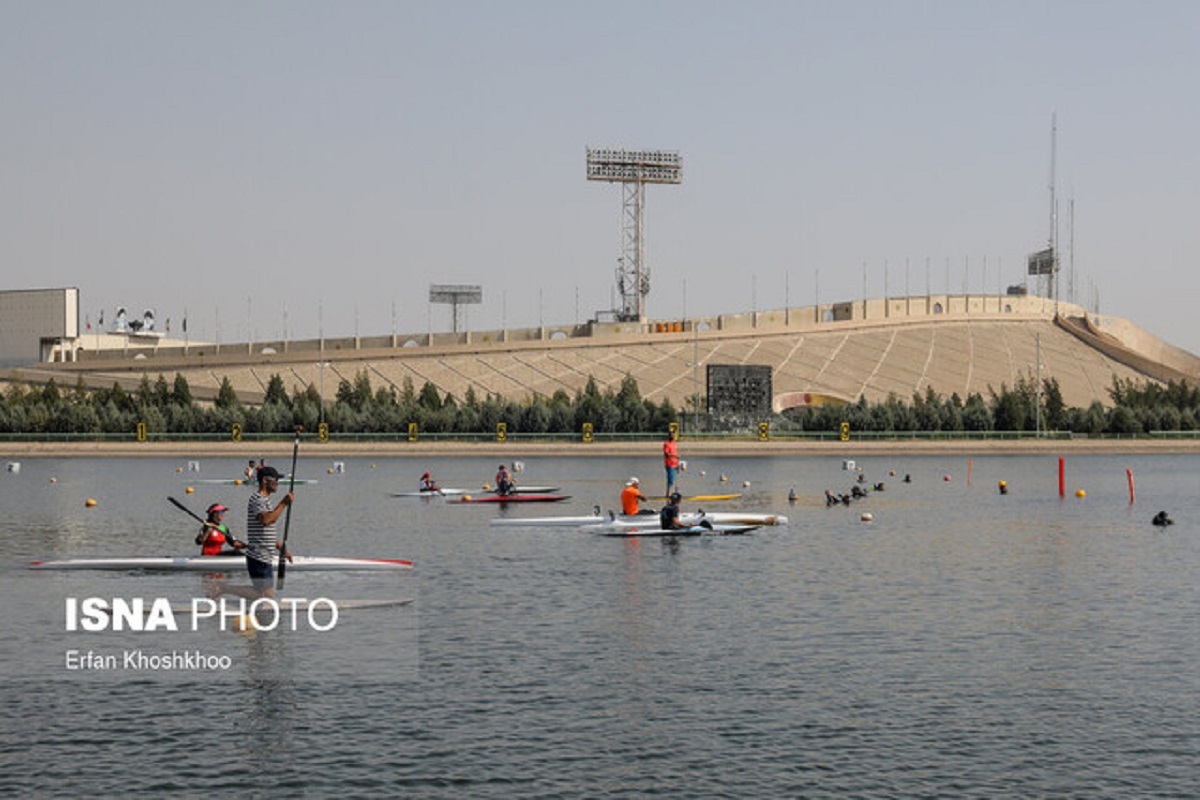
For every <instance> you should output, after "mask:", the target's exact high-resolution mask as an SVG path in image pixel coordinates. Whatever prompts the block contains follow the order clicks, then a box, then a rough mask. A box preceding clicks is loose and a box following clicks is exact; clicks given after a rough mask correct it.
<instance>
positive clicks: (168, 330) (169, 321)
mask: <svg viewBox="0 0 1200 800" xmlns="http://www.w3.org/2000/svg"><path fill="white" fill-rule="evenodd" d="M170 332H171V318H170V317H167V333H170Z"/></svg>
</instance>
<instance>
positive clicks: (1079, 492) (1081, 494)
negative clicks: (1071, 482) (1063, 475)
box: [1075, 489, 1087, 497]
mask: <svg viewBox="0 0 1200 800" xmlns="http://www.w3.org/2000/svg"><path fill="white" fill-rule="evenodd" d="M1075 496H1076V497H1087V492H1085V491H1084V490H1083V489H1076V490H1075Z"/></svg>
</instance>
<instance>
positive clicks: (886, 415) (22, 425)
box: [0, 370, 1200, 435]
mask: <svg viewBox="0 0 1200 800" xmlns="http://www.w3.org/2000/svg"><path fill="white" fill-rule="evenodd" d="M1109 396H1110V397H1111V399H1112V401H1113V405H1112V406H1110V407H1105V406H1104V405H1103V404H1101V403H1100V402H1098V401H1097V402H1093V403H1092V404H1091V405H1090V406H1088V407H1087V408H1068V407H1066V405H1065V404H1064V402H1063V399H1062V393H1061V391H1060V390H1059V386H1058V382H1057V381H1056V380H1054V379H1053V378H1047V379H1045V380H1043V381H1042V382H1041V385H1040V386H1039V385H1038V384H1037V383H1036V382H1035V381H1034V380H1032V379H1019V380H1018V381H1017V382H1016V385H1014V386H1013V387H1011V388H1009V387H1008V386H1005V385H1002V386H1001V387H1000V389H999V391H994V390H989V392H988V396H987V397H984V396H982V395H980V394H978V393H972V394H970V395H968V396H967V397H966V399H963V398H961V397H959V396H958V395H957V394H952V395H950V396H949V397H943V396H942V395H939V394H937V393H936V392H935V391H934V390H933V389H932V388H929V389H927V390H926V391H925V393H924V394H920V393H915V394H914V395H913V397H912V398H911V400H909V401H905V400H902V399H900V398H899V397H897V396H895V395H893V396H890V397H888V399H887V400H885V401H883V402H867V400H866V399H860V400H859V401H858V402H857V403H853V404H850V405H833V404H830V405H824V406H809V407H803V408H798V409H792V410H789V411H786V412H784V413H783V414H779V415H776V414H765V413H759V414H753V413H749V414H731V415H724V416H721V417H717V416H715V415H709V414H707V413H703V412H701V411H699V410H697V409H695V408H687V409H676V408H674V407H672V406H671V405H670V404H669V403H667V402H666V401H665V400H664V401H662V402H660V403H654V402H652V401H650V400H648V399H646V398H643V397H642V396H641V392H640V391H639V389H638V385H637V381H635V380H634V379H633V378H632V377H630V376H626V377H625V379H624V380H623V381H622V382H621V385H620V387H619V388H617V389H616V390H608V391H601V390H600V389H599V388H598V387H597V386H596V381H595V380H594V379H591V378H589V380H588V382H587V386H586V387H585V388H584V389H583V390H582V391H580V392H577V393H576V394H575V396H574V397H572V396H571V395H569V394H567V393H566V392H565V391H562V390H560V391H558V392H555V393H554V394H553V395H552V396H550V397H545V396H541V395H538V396H535V397H533V398H532V399H529V400H527V401H525V402H521V403H518V402H514V401H510V400H505V399H504V398H501V397H498V396H495V395H488V396H487V397H485V398H482V399H480V398H479V397H477V396H476V394H475V391H474V389H470V388H469V389H467V392H466V394H465V395H464V396H463V397H462V398H461V399H458V398H455V397H454V396H452V395H450V394H445V395H442V394H441V393H440V392H439V391H438V389H437V387H435V386H434V385H433V384H431V383H426V384H425V385H424V386H422V387H421V389H420V390H419V391H418V390H416V389H415V388H414V386H413V384H412V381H411V380H406V381H405V382H404V385H403V386H402V387H400V388H399V389H397V387H395V386H393V385H388V386H385V387H379V388H375V387H372V385H371V380H370V376H369V375H368V373H367V371H366V370H363V371H361V372H359V373H358V374H357V375H356V376H355V379H354V380H353V381H348V380H342V381H340V383H339V384H338V388H337V393H336V395H335V397H334V398H333V399H332V401H328V402H326V403H325V404H324V405H325V407H324V409H322V398H321V395H320V394H319V393H318V391H317V390H316V389H315V388H314V387H313V386H312V385H311V384H310V385H309V386H307V387H306V388H304V389H303V390H300V389H294V390H293V391H292V393H291V394H289V393H288V391H287V389H286V387H285V386H284V383H283V379H282V378H280V377H279V375H272V376H271V378H270V380H269V381H268V384H267V387H266V392H265V396H264V402H263V403H262V405H260V406H247V405H244V404H243V403H242V402H241V401H240V400H239V399H238V396H237V393H236V392H235V391H234V390H233V387H232V386H231V385H230V383H229V379H228V378H226V379H225V380H224V381H223V382H222V383H221V387H220V389H219V391H218V393H217V396H216V399H215V402H213V403H212V404H211V405H207V404H206V405H202V404H200V403H197V402H196V400H195V399H194V398H193V397H192V392H191V389H190V387H189V386H188V382H187V380H185V379H184V377H183V376H182V375H179V374H176V375H175V378H174V381H172V382H168V381H167V379H166V378H165V377H164V376H162V375H159V376H158V378H157V380H155V381H151V380H150V378H149V377H148V376H143V377H142V380H141V383H140V384H139V386H138V388H137V389H136V390H135V391H133V392H127V391H125V390H124V389H122V388H121V387H120V386H119V385H118V384H116V383H114V384H113V386H112V388H109V389H95V390H93V389H88V388H87V387H86V386H85V385H84V383H83V381H82V378H81V379H80V381H79V382H78V383H77V384H76V385H75V386H74V387H73V388H71V389H69V390H64V389H62V388H60V387H59V386H58V385H57V384H55V383H54V382H53V381H50V382H48V383H46V384H45V385H44V386H41V387H37V386H27V385H25V384H22V383H20V382H15V381H14V382H12V383H10V385H9V388H8V390H7V391H6V392H5V393H4V394H3V395H0V434H3V433H18V434H99V433H130V432H132V431H134V430H136V429H137V427H138V425H139V424H144V425H145V429H146V431H147V432H149V433H171V434H228V433H229V431H230V430H231V429H232V427H233V426H234V425H235V424H236V425H239V426H241V428H242V430H243V431H245V432H246V433H290V432H291V431H292V430H294V429H295V426H297V425H302V426H304V427H305V428H306V429H308V430H314V429H316V428H317V426H318V424H319V423H321V422H324V423H326V424H327V425H328V429H329V431H330V432H331V433H335V434H336V433H354V434H360V433H367V434H372V433H373V434H394V433H405V432H407V431H408V430H409V426H410V425H413V424H415V425H416V426H417V428H418V430H420V431H421V432H422V433H443V434H479V433H492V432H495V431H496V429H497V425H498V424H499V423H504V424H505V426H506V427H507V430H508V431H509V432H510V433H525V434H543V433H558V434H568V433H574V434H578V433H580V432H581V431H583V430H584V429H585V426H587V425H590V427H591V430H593V431H594V432H595V433H597V434H639V433H655V434H660V433H661V432H663V431H665V430H667V429H668V428H669V426H670V425H671V424H672V423H680V424H682V425H683V426H684V428H685V430H686V429H688V428H693V429H700V430H708V431H731V432H732V431H744V430H752V429H753V428H754V427H755V426H757V425H758V424H759V423H761V422H769V423H770V425H771V430H772V432H773V433H783V434H786V433H788V432H804V431H808V432H837V431H839V430H840V429H841V428H842V426H843V424H848V425H849V426H850V428H851V429H852V430H855V431H873V432H880V433H887V432H936V431H944V432H968V431H969V432H977V433H987V432H1034V431H1043V432H1045V431H1070V432H1073V433H1086V434H1123V435H1137V434H1145V433H1150V432H1152V431H1193V430H1200V389H1197V388H1193V387H1191V386H1189V385H1188V384H1187V383H1186V382H1184V383H1178V384H1177V383H1169V384H1167V385H1166V386H1162V385H1160V384H1155V383H1149V382H1147V383H1136V382H1134V381H1132V380H1125V381H1122V380H1120V379H1118V378H1115V377H1114V379H1113V384H1112V386H1111V387H1110V389H1109Z"/></svg>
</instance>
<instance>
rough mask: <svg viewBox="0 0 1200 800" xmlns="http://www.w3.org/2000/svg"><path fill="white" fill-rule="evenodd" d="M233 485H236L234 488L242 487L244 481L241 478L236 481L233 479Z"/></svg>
mask: <svg viewBox="0 0 1200 800" xmlns="http://www.w3.org/2000/svg"><path fill="white" fill-rule="evenodd" d="M233 485H234V486H241V485H242V479H241V478H234V479H233Z"/></svg>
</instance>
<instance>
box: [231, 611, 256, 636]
mask: <svg viewBox="0 0 1200 800" xmlns="http://www.w3.org/2000/svg"><path fill="white" fill-rule="evenodd" d="M230 627H231V628H232V629H233V630H235V631H237V632H238V633H258V622H257V621H256V620H255V619H254V616H253V615H251V614H242V615H241V616H238V617H234V618H233V622H232V624H231V625H230Z"/></svg>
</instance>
